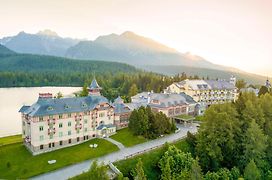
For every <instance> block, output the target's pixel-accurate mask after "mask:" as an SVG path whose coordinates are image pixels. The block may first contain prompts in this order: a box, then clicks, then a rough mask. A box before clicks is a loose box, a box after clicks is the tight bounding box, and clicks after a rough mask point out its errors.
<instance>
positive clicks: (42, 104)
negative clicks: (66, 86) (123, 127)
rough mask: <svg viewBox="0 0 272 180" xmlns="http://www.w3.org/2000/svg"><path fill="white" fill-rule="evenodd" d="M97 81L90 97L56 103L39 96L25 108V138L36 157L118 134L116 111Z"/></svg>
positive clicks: (57, 100)
mask: <svg viewBox="0 0 272 180" xmlns="http://www.w3.org/2000/svg"><path fill="white" fill-rule="evenodd" d="M100 90H101V87H100V86H99V85H98V84H97V82H96V80H95V79H94V80H93V81H92V83H91V85H90V86H89V95H88V96H87V97H77V98H60V99H53V98H52V94H50V93H42V94H39V98H38V101H37V102H36V103H34V104H33V105H31V106H23V107H22V108H21V109H20V111H19V112H21V115H22V135H23V139H24V144H25V146H26V147H27V148H28V149H29V150H30V151H31V152H32V154H33V155H36V154H40V153H43V152H48V151H52V150H56V149H59V148H63V147H67V146H71V145H75V144H79V143H82V142H85V141H87V140H89V139H91V138H96V137H105V136H109V135H112V134H114V133H115V131H116V125H115V124H114V122H115V121H117V122H120V116H122V112H121V111H120V113H119V114H116V115H115V109H114V107H113V106H112V105H111V104H110V103H109V101H108V100H107V99H106V98H105V97H103V96H102V95H101V94H100Z"/></svg>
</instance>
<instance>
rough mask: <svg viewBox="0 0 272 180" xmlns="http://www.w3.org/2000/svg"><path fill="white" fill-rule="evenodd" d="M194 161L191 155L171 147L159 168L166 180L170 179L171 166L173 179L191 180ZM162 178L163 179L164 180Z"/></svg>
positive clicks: (160, 162)
mask: <svg viewBox="0 0 272 180" xmlns="http://www.w3.org/2000/svg"><path fill="white" fill-rule="evenodd" d="M194 161H195V160H194V159H193V157H192V155H191V154H190V153H184V152H182V151H180V150H179V149H177V148H176V147H175V146H170V147H169V148H168V150H167V151H166V152H165V153H164V155H163V156H162V158H161V159H160V161H159V167H160V169H161V171H162V172H163V176H162V177H164V178H166V177H169V176H170V175H169V167H167V166H168V164H169V166H170V170H171V171H170V172H171V176H170V177H171V179H190V177H191V173H192V164H193V163H194ZM162 177H161V178H162Z"/></svg>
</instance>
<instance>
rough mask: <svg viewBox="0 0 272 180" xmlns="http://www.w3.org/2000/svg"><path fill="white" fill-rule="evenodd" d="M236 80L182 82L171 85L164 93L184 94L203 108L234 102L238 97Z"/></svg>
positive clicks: (232, 78) (233, 78)
mask: <svg viewBox="0 0 272 180" xmlns="http://www.w3.org/2000/svg"><path fill="white" fill-rule="evenodd" d="M235 83H236V78H235V77H231V79H230V81H226V80H188V79H187V80H184V81H181V82H177V83H173V84H171V85H170V86H168V87H167V89H166V90H165V92H169V93H177V94H179V93H185V94H187V95H189V96H191V97H192V98H193V99H194V100H195V101H196V102H198V103H201V104H203V105H204V106H210V105H211V104H220V103H225V102H232V101H235V100H236V99H237V97H238V92H237V88H236V87H235Z"/></svg>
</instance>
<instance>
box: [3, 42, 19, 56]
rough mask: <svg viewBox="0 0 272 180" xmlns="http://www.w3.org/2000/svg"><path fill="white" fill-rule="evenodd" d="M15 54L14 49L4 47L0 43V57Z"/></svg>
mask: <svg viewBox="0 0 272 180" xmlns="http://www.w3.org/2000/svg"><path fill="white" fill-rule="evenodd" d="M14 54H16V53H15V52H14V51H12V50H10V49H8V48H6V47H5V46H2V45H0V57H4V56H9V55H14Z"/></svg>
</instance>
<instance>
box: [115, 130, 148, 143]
mask: <svg viewBox="0 0 272 180" xmlns="http://www.w3.org/2000/svg"><path fill="white" fill-rule="evenodd" d="M111 138H112V139H114V140H116V141H118V142H120V143H122V144H123V145H124V146H126V147H130V146H134V145H136V144H140V143H144V142H146V141H148V140H147V139H146V138H144V137H143V136H135V135H133V133H132V132H131V131H130V130H129V128H124V129H121V130H119V131H117V133H116V134H115V135H113V136H111Z"/></svg>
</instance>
